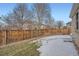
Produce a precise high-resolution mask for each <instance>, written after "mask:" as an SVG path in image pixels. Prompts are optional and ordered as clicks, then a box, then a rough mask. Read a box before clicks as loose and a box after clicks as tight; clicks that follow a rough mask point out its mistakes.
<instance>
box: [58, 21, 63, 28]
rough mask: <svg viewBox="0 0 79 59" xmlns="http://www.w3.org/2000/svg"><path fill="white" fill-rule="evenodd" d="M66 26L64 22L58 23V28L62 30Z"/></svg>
mask: <svg viewBox="0 0 79 59" xmlns="http://www.w3.org/2000/svg"><path fill="white" fill-rule="evenodd" d="M63 26H64V22H63V21H61V20H60V21H57V27H58V28H59V29H60V28H62V27H63Z"/></svg>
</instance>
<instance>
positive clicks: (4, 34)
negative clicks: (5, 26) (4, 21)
mask: <svg viewBox="0 0 79 59" xmlns="http://www.w3.org/2000/svg"><path fill="white" fill-rule="evenodd" d="M3 45H6V30H4V31H3Z"/></svg>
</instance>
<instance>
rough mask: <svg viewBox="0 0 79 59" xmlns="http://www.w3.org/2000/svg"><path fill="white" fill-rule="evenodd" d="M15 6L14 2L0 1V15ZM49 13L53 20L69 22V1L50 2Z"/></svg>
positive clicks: (10, 10)
mask: <svg viewBox="0 0 79 59" xmlns="http://www.w3.org/2000/svg"><path fill="white" fill-rule="evenodd" d="M15 6H16V4H15V3H9V4H8V3H7V4H6V3H2V4H1V3H0V16H1V15H7V14H8V13H10V12H12V10H13V8H14V7H15ZM50 7H51V14H52V16H53V18H54V20H56V21H58V20H63V21H64V22H65V23H67V22H69V21H70V20H71V19H70V18H69V15H70V11H71V8H72V4H71V3H52V4H50Z"/></svg>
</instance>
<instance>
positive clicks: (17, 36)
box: [0, 29, 71, 45]
mask: <svg viewBox="0 0 79 59" xmlns="http://www.w3.org/2000/svg"><path fill="white" fill-rule="evenodd" d="M70 33H71V31H70V29H41V30H1V31H0V45H5V44H9V43H12V42H17V41H21V40H27V39H30V38H34V37H39V36H46V35H60V34H63V35H68V34H70Z"/></svg>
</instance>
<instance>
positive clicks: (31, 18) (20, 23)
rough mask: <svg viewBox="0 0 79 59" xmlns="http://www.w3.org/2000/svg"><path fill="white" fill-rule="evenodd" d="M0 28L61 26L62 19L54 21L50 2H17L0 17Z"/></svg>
mask: <svg viewBox="0 0 79 59" xmlns="http://www.w3.org/2000/svg"><path fill="white" fill-rule="evenodd" d="M0 20H1V21H2V22H3V23H2V22H0V28H2V29H8V30H10V29H20V30H22V29H30V30H31V29H43V28H54V27H58V28H61V27H62V26H63V25H64V23H63V21H55V20H54V18H53V17H52V11H51V8H50V4H46V3H35V4H24V3H18V4H16V6H15V8H14V9H13V10H12V12H9V13H8V14H7V15H5V16H4V15H3V16H1V17H0Z"/></svg>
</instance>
